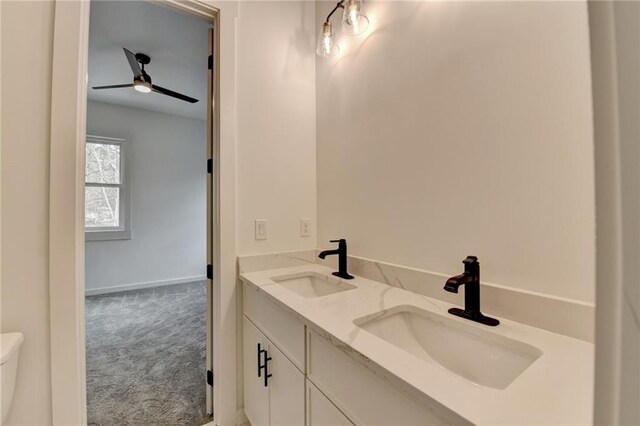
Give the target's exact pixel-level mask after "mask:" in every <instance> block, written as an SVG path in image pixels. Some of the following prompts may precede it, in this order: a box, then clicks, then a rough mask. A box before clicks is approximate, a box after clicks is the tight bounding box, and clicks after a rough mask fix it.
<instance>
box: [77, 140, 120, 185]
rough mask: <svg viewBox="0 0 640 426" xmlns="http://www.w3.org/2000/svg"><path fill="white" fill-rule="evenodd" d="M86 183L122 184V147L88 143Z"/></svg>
mask: <svg viewBox="0 0 640 426" xmlns="http://www.w3.org/2000/svg"><path fill="white" fill-rule="evenodd" d="M85 174H86V177H85V181H86V182H89V183H120V145H111V144H106V143H87V168H86V171H85Z"/></svg>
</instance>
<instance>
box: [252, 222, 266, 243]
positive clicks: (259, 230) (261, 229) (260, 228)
mask: <svg viewBox="0 0 640 426" xmlns="http://www.w3.org/2000/svg"><path fill="white" fill-rule="evenodd" d="M268 223H269V222H268V221H267V219H256V221H255V238H256V240H266V239H267V224H268Z"/></svg>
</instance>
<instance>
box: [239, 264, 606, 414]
mask: <svg viewBox="0 0 640 426" xmlns="http://www.w3.org/2000/svg"><path fill="white" fill-rule="evenodd" d="M304 271H313V272H317V273H319V274H322V275H330V274H331V272H332V270H331V269H329V268H327V267H324V266H321V265H314V264H310V265H302V266H295V267H289V268H283V269H272V270H267V271H259V272H249V273H243V274H241V275H240V277H241V279H242V280H243V281H244V282H246V283H248V284H249V285H251V286H253V288H254V289H256V290H258V291H260V292H261V293H264V294H265V295H266V296H268V297H269V298H270V299H271V300H273V301H275V302H276V303H277V304H279V305H280V306H281V307H283V308H285V309H286V310H287V311H289V312H290V313H293V314H294V315H295V316H296V317H297V318H299V319H300V320H301V321H302V322H304V323H305V324H306V325H307V326H309V327H311V328H313V329H315V330H316V331H318V332H320V333H321V334H323V335H325V336H327V337H329V338H330V340H332V341H333V343H334V344H336V345H338V346H343V345H346V347H348V348H349V349H350V350H351V351H354V352H355V353H357V354H359V355H361V356H359V357H358V359H360V361H361V362H364V363H370V365H369V366H368V367H370V369H372V370H373V371H377V372H379V373H380V374H381V375H382V376H385V377H389V375H391V377H393V378H394V384H396V386H398V385H399V386H401V387H402V388H403V389H402V390H403V391H405V392H409V393H412V394H413V395H414V396H415V397H416V398H418V399H425V398H427V399H428V400H433V401H436V402H437V403H439V404H441V405H443V406H445V407H447V408H448V409H449V410H451V411H452V412H454V413H456V415H458V416H460V417H462V418H464V419H466V420H467V421H469V422H471V423H474V424H484V425H498V424H499V425H525V424H529V425H586V424H592V422H593V420H592V417H593V416H592V411H593V408H592V407H593V369H594V345H593V344H591V343H587V342H584V341H581V340H577V339H574V338H571V337H567V336H563V335H560V334H555V333H552V332H549V331H546V330H541V329H537V328H534V327H530V326H527V325H523V324H519V323H516V322H513V321H509V320H506V319H503V318H499V319H500V325H499V326H498V327H495V328H490V331H491V332H492V333H496V334H498V335H502V336H506V337H509V338H512V339H515V340H518V341H521V342H525V343H528V344H530V345H533V346H535V347H537V348H538V349H540V350H541V351H542V352H543V354H542V356H541V357H540V358H538V359H537V360H536V361H535V362H534V363H533V364H532V365H531V366H530V367H529V368H527V369H526V370H525V371H524V372H523V373H522V374H521V375H520V376H519V377H517V378H516V379H515V380H514V381H513V382H512V383H511V384H510V385H509V386H508V387H507V388H505V389H502V390H498V389H493V388H488V387H484V386H480V385H476V384H474V383H472V382H470V381H468V380H466V379H464V378H462V377H460V376H457V375H456V374H454V373H452V372H450V371H448V370H446V369H444V368H443V367H440V366H438V365H432V364H429V363H427V362H425V361H423V360H421V359H419V358H417V357H415V356H414V355H411V354H409V353H408V352H405V351H404V350H402V349H400V348H398V347H396V346H394V345H392V344H390V343H388V342H386V341H384V340H382V339H380V338H378V337H376V336H375V335H373V334H370V333H369V332H367V331H365V330H363V329H361V328H360V327H358V326H356V325H355V324H354V322H353V321H354V320H356V319H358V318H361V317H364V316H367V315H370V314H373V313H376V312H380V311H384V310H389V309H391V308H393V307H396V306H400V305H411V306H415V307H417V308H420V309H424V310H426V311H431V312H434V313H437V314H440V315H448V313H447V310H448V309H449V308H450V307H452V305H450V304H448V303H445V302H442V301H439V300H435V299H431V298H428V297H426V296H422V295H418V294H415V293H412V292H409V291H406V290H402V289H400V288H396V287H391V286H388V285H386V284H382V283H379V282H376V281H372V280H368V279H365V278H361V277H357V276H356V278H355V279H353V280H350V281H348V283H349V284H352V285H354V286H356V287H357V288H356V289H354V290H350V291H344V292H340V293H335V294H331V295H328V296H324V297H318V298H305V297H302V296H299V295H298V294H296V293H294V292H292V291H290V290H288V289H286V288H285V287H283V286H281V285H279V284H278V283H276V282H275V281H273V280H272V279H271V278H272V277H277V276H280V275H286V274H292V273H298V272H304ZM443 291H444V290H443ZM451 318H455V319H456V320H458V321H464V323H465V324H467V325H469V326H470V327H482V328H485V329H487V328H488V327H486V326H484V325H480V324H476V323H473V322H471V321H467V320H464V319H461V318H457V317H453V316H451ZM469 356H473V354H471V353H470V354H469Z"/></svg>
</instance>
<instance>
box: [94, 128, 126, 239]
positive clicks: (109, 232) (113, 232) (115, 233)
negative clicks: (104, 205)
mask: <svg viewBox="0 0 640 426" xmlns="http://www.w3.org/2000/svg"><path fill="white" fill-rule="evenodd" d="M86 142H87V143H94V144H102V145H118V146H120V183H87V181H86V178H85V187H87V186H107V187H113V188H120V192H119V195H120V200H119V210H120V211H119V220H120V226H118V227H115V226H108V227H90V228H89V227H86V226H85V230H84V239H85V241H108V240H130V239H131V190H130V186H131V185H130V184H129V181H130V179H129V176H127V175H128V173H127V163H126V159H125V154H126V146H127V144H126V143H125V140H124V139H120V138H109V137H105V136H94V135H87V141H86ZM85 157H86V152H85ZM85 173H86V172H85Z"/></svg>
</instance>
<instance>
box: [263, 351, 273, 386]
mask: <svg viewBox="0 0 640 426" xmlns="http://www.w3.org/2000/svg"><path fill="white" fill-rule="evenodd" d="M269 361H271V357H270V356H267V351H264V386H265V387H267V386H269V377H271V376H272V374H271V373H269Z"/></svg>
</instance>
